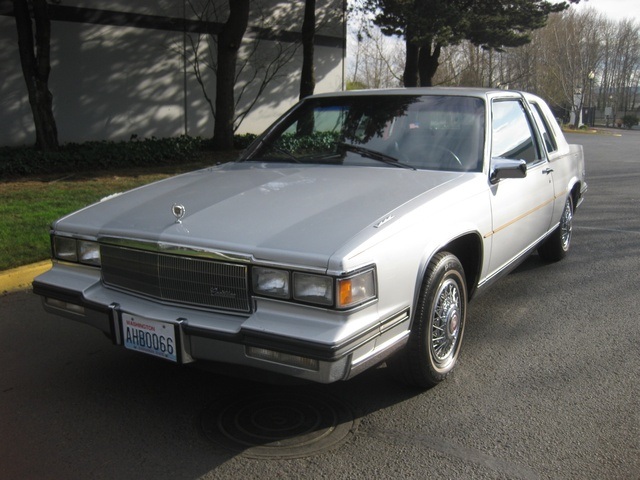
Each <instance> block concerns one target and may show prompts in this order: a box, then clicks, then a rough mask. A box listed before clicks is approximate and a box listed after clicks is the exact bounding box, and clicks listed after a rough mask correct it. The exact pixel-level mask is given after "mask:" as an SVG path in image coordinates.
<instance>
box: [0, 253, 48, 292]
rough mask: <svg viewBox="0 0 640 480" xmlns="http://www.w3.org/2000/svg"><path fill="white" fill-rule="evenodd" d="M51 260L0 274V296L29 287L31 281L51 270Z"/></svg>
mask: <svg viewBox="0 0 640 480" xmlns="http://www.w3.org/2000/svg"><path fill="white" fill-rule="evenodd" d="M51 266H52V264H51V260H45V261H43V262H38V263H33V264H31V265H25V266H24V267H18V268H13V269H11V270H5V271H4V272H0V295H4V294H5V293H10V292H15V291H17V290H24V289H26V288H29V287H31V282H33V279H34V278H35V277H37V276H38V275H40V274H41V273H44V272H46V271H47V270H49V269H50V268H51Z"/></svg>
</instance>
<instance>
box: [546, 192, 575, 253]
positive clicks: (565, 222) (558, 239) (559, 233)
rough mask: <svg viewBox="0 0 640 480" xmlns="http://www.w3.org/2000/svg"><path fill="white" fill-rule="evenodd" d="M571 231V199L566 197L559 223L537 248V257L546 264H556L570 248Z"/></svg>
mask: <svg viewBox="0 0 640 480" xmlns="http://www.w3.org/2000/svg"><path fill="white" fill-rule="evenodd" d="M572 231H573V199H572V198H571V195H569V196H568V197H567V201H566V202H565V203H564V209H563V211H562V217H560V223H559V224H558V226H557V227H556V229H555V230H554V231H553V232H552V233H551V235H549V237H548V238H547V239H546V240H545V241H544V243H543V244H542V245H540V246H539V247H538V255H540V257H542V258H543V259H544V260H546V261H548V262H558V261H560V260H562V259H563V258H564V257H566V256H567V253H568V252H569V248H571V235H572Z"/></svg>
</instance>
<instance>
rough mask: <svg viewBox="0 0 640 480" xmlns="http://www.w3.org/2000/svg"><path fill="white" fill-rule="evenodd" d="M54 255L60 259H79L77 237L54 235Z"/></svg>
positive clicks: (74, 260)
mask: <svg viewBox="0 0 640 480" xmlns="http://www.w3.org/2000/svg"><path fill="white" fill-rule="evenodd" d="M53 255H54V257H56V258H57V259H58V260H65V261H67V262H77V261H78V246H77V242H76V239H75V238H70V237H57V236H56V237H53Z"/></svg>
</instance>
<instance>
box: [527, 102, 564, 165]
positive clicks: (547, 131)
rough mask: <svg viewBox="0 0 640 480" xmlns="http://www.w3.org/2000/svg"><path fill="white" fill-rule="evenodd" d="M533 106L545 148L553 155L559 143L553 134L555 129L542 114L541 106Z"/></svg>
mask: <svg viewBox="0 0 640 480" xmlns="http://www.w3.org/2000/svg"><path fill="white" fill-rule="evenodd" d="M531 105H532V106H533V117H534V118H535V120H536V123H537V124H538V128H539V129H540V134H541V135H542V139H543V140H544V146H545V148H546V149H547V152H549V153H553V152H556V151H557V150H558V141H557V140H556V137H555V136H554V134H553V129H552V128H551V126H550V125H549V122H548V121H547V118H546V117H545V116H544V113H542V110H541V109H540V105H538V104H537V103H531Z"/></svg>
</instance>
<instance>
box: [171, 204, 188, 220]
mask: <svg viewBox="0 0 640 480" xmlns="http://www.w3.org/2000/svg"><path fill="white" fill-rule="evenodd" d="M185 212H186V210H185V208H184V205H180V204H178V203H174V204H173V206H172V207H171V213H173V216H174V217H176V223H182V217H184V214H185Z"/></svg>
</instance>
